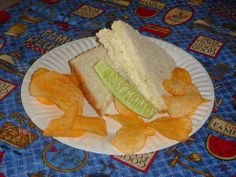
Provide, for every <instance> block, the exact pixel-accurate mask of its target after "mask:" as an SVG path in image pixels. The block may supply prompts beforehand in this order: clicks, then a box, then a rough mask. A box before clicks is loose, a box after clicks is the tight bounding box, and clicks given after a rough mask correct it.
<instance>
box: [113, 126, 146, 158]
mask: <svg viewBox="0 0 236 177" xmlns="http://www.w3.org/2000/svg"><path fill="white" fill-rule="evenodd" d="M146 139H147V136H146V135H145V127H143V126H137V125H132V124H129V125H125V126H123V127H121V128H120V129H119V130H118V131H117V133H116V136H115V137H114V138H113V139H112V141H111V144H112V145H113V146H114V147H116V148H117V149H118V150H119V151H120V152H122V153H124V154H133V153H135V152H138V151H139V150H140V149H142V148H143V147H144V145H145V143H146Z"/></svg>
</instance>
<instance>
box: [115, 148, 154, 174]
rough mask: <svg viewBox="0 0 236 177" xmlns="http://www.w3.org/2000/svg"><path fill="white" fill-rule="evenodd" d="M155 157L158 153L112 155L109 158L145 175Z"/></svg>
mask: <svg viewBox="0 0 236 177" xmlns="http://www.w3.org/2000/svg"><path fill="white" fill-rule="evenodd" d="M157 155H158V151H156V152H150V153H144V154H133V155H112V156H111V158H112V159H115V160H117V161H119V162H121V163H123V164H125V165H127V166H130V167H132V168H134V169H136V170H138V171H141V172H143V173H146V172H147V171H148V169H149V168H150V166H151V164H152V163H153V161H154V159H155V158H156V156H157Z"/></svg>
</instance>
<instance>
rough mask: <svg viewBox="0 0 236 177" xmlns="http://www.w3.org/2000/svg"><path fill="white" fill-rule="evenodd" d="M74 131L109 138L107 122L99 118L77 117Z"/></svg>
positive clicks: (74, 122)
mask: <svg viewBox="0 0 236 177" xmlns="http://www.w3.org/2000/svg"><path fill="white" fill-rule="evenodd" d="M73 130H83V131H86V132H91V133H96V134H98V135H101V136H107V127H106V121H105V120H104V119H102V118H99V117H85V116H81V115H77V116H76V118H75V119H74V121H73Z"/></svg>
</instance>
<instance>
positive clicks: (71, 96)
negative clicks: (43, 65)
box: [29, 69, 83, 114]
mask: <svg viewBox="0 0 236 177" xmlns="http://www.w3.org/2000/svg"><path fill="white" fill-rule="evenodd" d="M40 70H43V69H39V70H37V71H36V73H38V72H39V71H40ZM39 73H40V72H39ZM29 91H30V94H31V95H32V96H35V97H44V98H49V99H50V100H51V101H52V102H54V103H55V104H56V105H57V106H59V107H60V108H61V109H62V110H67V109H68V108H69V107H70V106H71V104H72V103H74V102H75V101H76V102H78V103H79V111H78V112H79V113H80V114H81V113H82V111H83V94H82V92H81V90H80V89H79V88H78V87H76V86H75V84H73V83H72V82H71V80H70V79H68V78H67V77H66V76H64V75H62V74H60V73H57V72H55V71H47V72H45V73H44V74H42V75H38V76H37V77H33V79H32V80H31V82H30V87H29Z"/></svg>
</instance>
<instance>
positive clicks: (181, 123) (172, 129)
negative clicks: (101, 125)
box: [147, 116, 192, 141]
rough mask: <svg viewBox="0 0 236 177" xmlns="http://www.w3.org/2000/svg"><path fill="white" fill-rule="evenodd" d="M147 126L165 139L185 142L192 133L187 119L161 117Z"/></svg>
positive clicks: (189, 120)
mask: <svg viewBox="0 0 236 177" xmlns="http://www.w3.org/2000/svg"><path fill="white" fill-rule="evenodd" d="M147 125H148V126H149V127H151V128H153V129H155V130H156V131H157V132H159V133H160V134H162V135H163V136H165V137H166V138H169V139H173V140H177V141H185V140H187V139H188V136H189V134H190V133H191V132H192V121H191V119H190V118H189V117H187V116H184V117H178V118H172V117H162V118H157V119H156V120H154V121H151V122H148V123H147Z"/></svg>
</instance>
